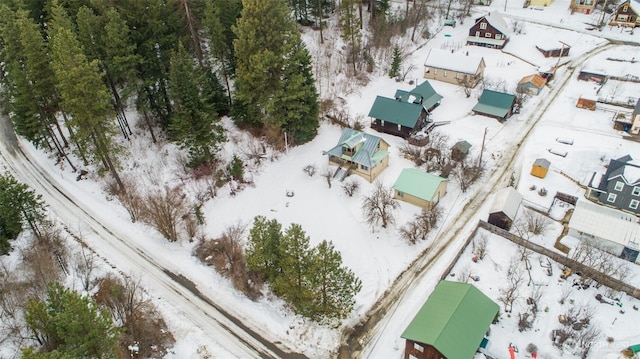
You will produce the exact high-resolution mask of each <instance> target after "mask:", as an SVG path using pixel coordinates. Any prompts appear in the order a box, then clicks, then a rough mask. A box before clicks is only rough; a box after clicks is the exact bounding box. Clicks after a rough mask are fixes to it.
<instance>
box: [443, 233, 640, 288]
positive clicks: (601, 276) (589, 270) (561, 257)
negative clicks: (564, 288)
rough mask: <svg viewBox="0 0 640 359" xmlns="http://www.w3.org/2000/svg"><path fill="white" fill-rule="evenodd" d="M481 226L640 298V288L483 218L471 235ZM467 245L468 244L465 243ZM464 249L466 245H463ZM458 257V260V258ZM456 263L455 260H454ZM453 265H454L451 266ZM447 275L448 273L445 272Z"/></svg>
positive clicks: (610, 286)
mask: <svg viewBox="0 0 640 359" xmlns="http://www.w3.org/2000/svg"><path fill="white" fill-rule="evenodd" d="M478 227H479V228H483V229H486V230H487V231H489V232H491V233H494V234H497V235H499V236H500V237H503V238H506V239H508V240H510V241H511V242H513V243H515V244H518V245H520V246H523V247H526V248H528V249H530V250H532V251H534V252H537V253H540V254H542V255H544V256H547V257H549V258H551V259H553V260H554V261H556V262H558V263H560V264H562V265H564V266H566V267H568V268H571V270H572V271H573V272H574V273H575V272H582V276H584V277H587V278H591V279H593V280H594V281H596V282H598V283H600V284H602V285H604V286H607V287H609V288H612V289H614V290H618V291H621V292H625V293H627V294H628V295H630V296H632V297H634V298H637V299H640V288H636V287H634V286H632V285H629V284H627V283H625V282H623V281H621V280H619V279H616V278H613V277H611V276H608V275H606V274H604V273H602V272H599V271H597V270H595V269H593V268H591V267H588V266H586V265H584V264H582V263H580V262H577V261H575V260H573V259H571V258H569V257H567V256H565V255H563V254H560V253H556V252H554V251H552V250H549V249H547V248H545V247H542V246H540V245H537V244H535V243H532V242H530V241H527V240H525V239H524V238H522V237H518V236H516V235H515V234H513V233H511V232H508V231H505V230H504V229H502V228H499V227H496V226H494V225H492V224H490V223H487V222H485V221H483V220H480V221H478V226H477V227H476V229H475V230H474V231H473V234H472V236H471V237H473V236H474V235H475V233H476V231H477V229H478ZM469 242H470V239H469V238H468V239H467V244H469ZM465 247H466V245H465ZM463 249H464V247H463ZM458 257H459V255H458ZM458 257H456V260H457V258H458ZM454 263H455V261H454ZM451 267H453V266H451ZM449 270H450V269H449ZM445 276H446V274H445Z"/></svg>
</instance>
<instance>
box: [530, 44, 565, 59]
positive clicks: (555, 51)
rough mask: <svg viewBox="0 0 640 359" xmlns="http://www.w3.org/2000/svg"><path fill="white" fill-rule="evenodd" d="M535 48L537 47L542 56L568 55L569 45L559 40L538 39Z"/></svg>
mask: <svg viewBox="0 0 640 359" xmlns="http://www.w3.org/2000/svg"><path fill="white" fill-rule="evenodd" d="M536 49H538V51H540V52H541V53H542V55H543V56H544V57H563V56H569V50H571V46H569V45H567V44H565V43H564V42H561V41H539V42H538V44H537V45H536Z"/></svg>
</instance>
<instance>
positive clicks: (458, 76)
mask: <svg viewBox="0 0 640 359" xmlns="http://www.w3.org/2000/svg"><path fill="white" fill-rule="evenodd" d="M456 78H457V79H458V80H460V73H459V72H456Z"/></svg>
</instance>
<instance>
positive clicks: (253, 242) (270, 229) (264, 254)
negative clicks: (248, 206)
mask: <svg viewBox="0 0 640 359" xmlns="http://www.w3.org/2000/svg"><path fill="white" fill-rule="evenodd" d="M281 240H282V227H281V225H280V223H278V221H277V220H275V219H272V220H270V221H268V220H267V219H266V218H265V217H263V216H257V217H255V218H254V219H253V227H251V230H250V231H249V240H248V243H247V249H246V251H245V253H246V260H247V268H249V269H250V270H253V271H256V272H257V273H258V274H260V275H261V276H262V277H263V278H264V279H265V280H266V281H268V282H271V283H273V281H274V280H275V279H276V278H277V277H278V276H279V275H280V274H281V273H282V266H281V264H280V259H281V255H280V241H281Z"/></svg>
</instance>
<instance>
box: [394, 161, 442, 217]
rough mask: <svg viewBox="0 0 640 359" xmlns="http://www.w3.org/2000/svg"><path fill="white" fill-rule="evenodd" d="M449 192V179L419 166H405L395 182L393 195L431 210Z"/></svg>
mask: <svg viewBox="0 0 640 359" xmlns="http://www.w3.org/2000/svg"><path fill="white" fill-rule="evenodd" d="M446 193H447V179H446V178H442V177H439V176H436V175H432V174H430V173H427V172H424V171H421V170H419V169H417V168H405V169H403V170H402V172H400V175H399V176H398V179H396V182H395V183H394V184H393V197H394V198H395V199H397V200H400V201H404V202H407V203H411V204H413V205H415V206H418V207H422V208H426V209H428V210H431V209H432V208H433V207H435V206H436V205H437V204H438V202H440V198H442V197H444V195H445V194H446Z"/></svg>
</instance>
